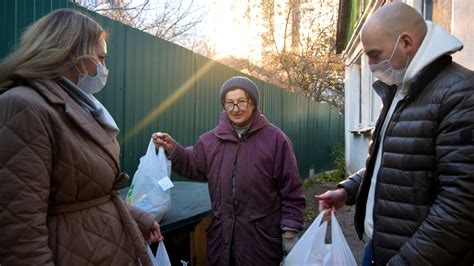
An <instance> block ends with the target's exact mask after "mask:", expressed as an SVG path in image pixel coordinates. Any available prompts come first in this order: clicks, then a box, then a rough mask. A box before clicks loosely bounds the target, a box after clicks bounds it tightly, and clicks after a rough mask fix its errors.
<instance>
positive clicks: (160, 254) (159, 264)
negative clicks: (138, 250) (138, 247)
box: [147, 241, 171, 266]
mask: <svg viewBox="0 0 474 266" xmlns="http://www.w3.org/2000/svg"><path fill="white" fill-rule="evenodd" d="M147 251H148V256H149V257H150V259H151V261H152V262H153V266H171V262H170V258H169V257H168V252H166V248H165V243H163V241H160V243H158V250H157V251H156V255H155V256H153V252H152V251H151V248H150V246H147Z"/></svg>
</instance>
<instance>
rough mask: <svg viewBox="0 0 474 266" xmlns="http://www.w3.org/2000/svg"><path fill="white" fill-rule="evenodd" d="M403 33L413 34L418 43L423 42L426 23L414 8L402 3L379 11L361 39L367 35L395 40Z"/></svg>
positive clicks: (372, 16)
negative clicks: (376, 35) (381, 35)
mask: <svg viewBox="0 0 474 266" xmlns="http://www.w3.org/2000/svg"><path fill="white" fill-rule="evenodd" d="M403 32H408V33H411V34H413V36H414V37H415V39H416V41H419V42H420V43H421V41H422V40H423V38H424V36H425V34H426V23H425V21H424V20H423V17H422V16H421V15H420V13H418V11H416V10H415V9H414V8H413V7H411V6H409V5H406V4H404V3H400V2H394V3H389V4H387V5H384V6H382V7H380V8H379V9H377V10H376V11H375V12H374V13H373V14H372V15H371V16H370V17H369V19H368V20H367V22H366V23H365V24H364V27H363V28H362V33H361V37H362V40H363V39H364V35H366V34H378V35H380V34H384V35H385V37H387V38H392V39H395V38H397V36H398V35H400V34H401V33H403Z"/></svg>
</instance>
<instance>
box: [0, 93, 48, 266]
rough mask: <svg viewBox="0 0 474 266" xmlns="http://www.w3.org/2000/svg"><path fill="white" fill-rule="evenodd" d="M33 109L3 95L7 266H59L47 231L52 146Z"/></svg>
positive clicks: (3, 250)
mask: <svg viewBox="0 0 474 266" xmlns="http://www.w3.org/2000/svg"><path fill="white" fill-rule="evenodd" d="M12 90H13V89H12ZM33 106H34V104H32V103H31V102H28V100H25V99H24V98H22V97H21V96H20V95H18V94H15V93H14V92H12V93H10V91H9V92H7V93H5V94H3V95H0V184H1V185H0V264H1V265H53V262H52V253H51V250H50V249H49V247H48V228H47V225H46V219H47V211H48V203H47V202H48V197H49V192H50V172H51V166H50V164H51V157H52V155H51V154H52V152H51V142H50V138H49V134H48V133H47V130H46V128H45V126H44V123H43V121H42V120H41V119H40V117H39V115H38V114H39V112H38V110H34V107H33Z"/></svg>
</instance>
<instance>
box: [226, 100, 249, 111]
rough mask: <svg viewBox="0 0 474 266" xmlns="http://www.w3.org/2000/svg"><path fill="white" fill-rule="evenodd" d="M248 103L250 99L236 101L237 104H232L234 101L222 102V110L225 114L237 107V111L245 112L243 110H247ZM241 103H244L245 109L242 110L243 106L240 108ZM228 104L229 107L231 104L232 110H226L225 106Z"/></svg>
mask: <svg viewBox="0 0 474 266" xmlns="http://www.w3.org/2000/svg"><path fill="white" fill-rule="evenodd" d="M249 102H250V99H247V100H239V101H237V102H234V101H232V102H226V101H224V110H226V111H227V112H232V111H234V108H235V107H236V106H237V109H239V110H241V111H245V110H247V109H248V108H249V106H248V104H249ZM243 103H245V108H243V106H240V104H243ZM228 104H229V105H230V104H232V108H230V109H228V108H227V107H226V105H228Z"/></svg>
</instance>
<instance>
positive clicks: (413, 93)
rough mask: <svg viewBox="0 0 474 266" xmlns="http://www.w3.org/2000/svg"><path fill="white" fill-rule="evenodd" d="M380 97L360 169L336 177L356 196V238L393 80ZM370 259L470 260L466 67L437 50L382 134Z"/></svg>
mask: <svg viewBox="0 0 474 266" xmlns="http://www.w3.org/2000/svg"><path fill="white" fill-rule="evenodd" d="M374 89H375V90H376V91H377V93H378V94H379V95H380V97H381V98H382V102H383V109H382V111H381V114H380V117H379V119H378V121H377V124H376V127H375V130H374V133H373V136H372V142H371V144H370V146H369V157H368V159H367V163H366V167H365V169H363V170H361V171H359V172H357V173H356V174H354V175H352V176H351V177H349V178H348V179H347V180H346V181H343V182H341V183H340V184H339V186H340V187H343V188H344V189H345V190H346V191H347V192H348V196H349V197H348V200H347V202H346V203H347V204H354V203H356V214H355V227H356V230H357V232H358V234H359V237H360V238H362V235H363V233H364V218H365V209H366V203H367V197H368V193H369V188H370V181H371V178H372V176H373V174H374V173H373V171H374V164H375V159H376V157H377V156H376V153H377V150H378V148H379V145H380V131H381V127H382V124H383V121H384V120H385V117H386V115H387V112H388V109H389V107H390V104H391V102H392V100H393V98H394V95H395V92H396V87H389V86H387V85H385V84H384V83H382V82H380V81H377V82H375V83H374ZM373 217H374V231H373V237H372V245H373V251H374V259H375V262H376V264H377V265H386V264H387V263H388V264H389V265H458V264H466V265H472V264H473V262H474V251H473V250H474V73H473V72H472V71H470V70H468V69H466V68H464V67H462V66H460V65H458V64H456V63H454V62H452V61H451V57H450V56H447V55H445V56H442V57H440V58H439V59H437V60H436V61H434V62H433V63H431V64H429V65H428V66H426V67H425V68H424V69H423V70H422V71H420V72H419V74H418V75H417V76H416V77H415V78H413V79H412V82H411V83H410V85H409V87H408V95H407V96H406V97H405V98H404V99H402V100H400V101H399V102H398V103H397V105H396V108H395V110H394V113H393V116H392V119H391V121H390V123H389V124H388V127H387V130H386V132H385V137H384V140H383V149H382V157H381V166H380V168H379V172H378V177H377V184H376V190H375V202H374V213H373Z"/></svg>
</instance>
